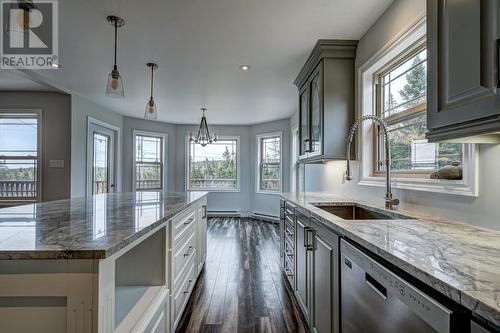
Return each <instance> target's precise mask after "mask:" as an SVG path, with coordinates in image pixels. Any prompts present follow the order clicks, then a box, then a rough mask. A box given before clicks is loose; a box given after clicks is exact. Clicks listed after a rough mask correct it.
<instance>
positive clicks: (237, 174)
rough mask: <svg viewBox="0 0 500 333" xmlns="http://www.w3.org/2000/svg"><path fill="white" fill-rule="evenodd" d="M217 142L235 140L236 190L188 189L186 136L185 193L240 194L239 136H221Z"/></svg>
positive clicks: (186, 142)
mask: <svg viewBox="0 0 500 333" xmlns="http://www.w3.org/2000/svg"><path fill="white" fill-rule="evenodd" d="M217 140H220V141H223V140H236V151H237V154H236V188H235V189H203V188H190V187H189V155H190V151H189V144H190V141H189V136H188V135H186V137H185V150H184V151H185V152H186V159H185V161H186V162H185V170H184V171H185V177H184V178H185V179H186V184H185V186H186V191H204V192H240V191H241V190H240V183H241V172H240V155H241V151H240V137H239V136H228V135H223V136H220V135H219V136H218V137H217Z"/></svg>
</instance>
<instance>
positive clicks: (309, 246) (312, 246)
mask: <svg viewBox="0 0 500 333" xmlns="http://www.w3.org/2000/svg"><path fill="white" fill-rule="evenodd" d="M309 233H311V234H312V239H313V241H312V244H309ZM306 240H307V246H306V250H307V251H316V229H314V228H312V227H309V228H308V229H307V231H306Z"/></svg>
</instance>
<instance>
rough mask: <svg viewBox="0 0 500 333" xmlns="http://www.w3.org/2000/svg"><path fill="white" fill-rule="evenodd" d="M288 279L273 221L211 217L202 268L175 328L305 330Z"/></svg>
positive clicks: (234, 330)
mask: <svg viewBox="0 0 500 333" xmlns="http://www.w3.org/2000/svg"><path fill="white" fill-rule="evenodd" d="M286 283H287V282H286V280H285V278H284V276H283V274H282V271H281V268H280V256H279V234H278V225H277V224H272V223H267V222H262V221H257V220H253V219H248V218H242V219H240V218H210V219H209V221H208V235H207V261H206V263H205V268H204V270H203V272H202V273H201V275H200V279H199V281H198V283H197V284H196V285H195V288H194V290H193V293H192V295H191V297H190V299H189V302H188V305H187V306H186V310H185V312H184V314H183V317H182V319H181V322H180V323H179V326H178V328H177V332H224V333H225V332H227V333H230V332H231V333H232V332H238V333H246V332H252V333H253V332H278V333H281V332H293V333H296V332H307V330H306V328H305V327H306V326H305V325H304V322H303V318H302V317H301V315H300V312H299V310H298V308H297V304H296V303H295V302H293V301H292V299H291V298H290V296H289V292H290V291H289V290H288V289H287V286H286Z"/></svg>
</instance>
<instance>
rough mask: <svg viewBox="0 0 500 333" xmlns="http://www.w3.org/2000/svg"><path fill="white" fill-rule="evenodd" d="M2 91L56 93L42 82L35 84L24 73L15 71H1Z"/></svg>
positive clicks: (0, 87) (0, 84) (0, 89)
mask: <svg viewBox="0 0 500 333" xmlns="http://www.w3.org/2000/svg"><path fill="white" fill-rule="evenodd" d="M0 74H1V75H0V91H20V90H21V91H23V90H24V91H25V90H29V91H56V89H54V88H53V87H50V86H48V85H46V84H44V83H42V82H35V81H33V79H30V78H29V77H27V76H26V75H23V73H20V72H18V71H14V70H0Z"/></svg>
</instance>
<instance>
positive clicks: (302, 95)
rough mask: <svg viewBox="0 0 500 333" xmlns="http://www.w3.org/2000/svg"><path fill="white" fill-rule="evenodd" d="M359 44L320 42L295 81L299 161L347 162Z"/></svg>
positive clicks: (344, 41)
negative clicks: (346, 141) (297, 97)
mask: <svg viewBox="0 0 500 333" xmlns="http://www.w3.org/2000/svg"><path fill="white" fill-rule="evenodd" d="M356 45H357V42H356V41H350V40H319V41H318V42H317V44H316V46H315V47H314V49H313V51H312V52H311V55H310V56H309V58H308V59H307V61H306V63H305V65H304V67H303V68H302V70H301V71H300V73H299V75H298V76H297V78H296V79H295V82H294V83H295V85H296V86H297V88H298V89H299V140H300V146H299V147H300V151H299V160H300V161H301V162H318V161H323V160H329V159H345V158H346V151H345V139H346V137H347V134H348V132H349V127H350V126H351V124H352V123H353V121H354V112H355V111H354V57H355V54H356Z"/></svg>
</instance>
